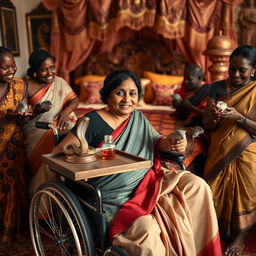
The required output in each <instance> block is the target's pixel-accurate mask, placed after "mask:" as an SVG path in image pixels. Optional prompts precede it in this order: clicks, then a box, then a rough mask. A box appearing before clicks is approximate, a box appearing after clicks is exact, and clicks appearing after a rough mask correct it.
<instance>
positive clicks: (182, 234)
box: [54, 70, 221, 256]
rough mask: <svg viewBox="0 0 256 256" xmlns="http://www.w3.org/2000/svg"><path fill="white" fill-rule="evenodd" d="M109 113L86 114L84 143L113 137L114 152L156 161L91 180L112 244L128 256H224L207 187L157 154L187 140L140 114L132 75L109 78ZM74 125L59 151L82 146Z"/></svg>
mask: <svg viewBox="0 0 256 256" xmlns="http://www.w3.org/2000/svg"><path fill="white" fill-rule="evenodd" d="M100 94H101V98H102V101H103V102H105V103H106V104H107V105H106V107H105V108H103V109H100V110H96V111H93V112H90V113H87V114H86V116H88V117H89V118H90V123H89V127H88V129H87V131H86V134H85V136H86V139H87V141H88V144H89V145H90V146H92V147H99V146H100V145H101V142H102V141H103V139H104V135H108V134H111V135H112V136H113V140H114V142H115V145H116V148H117V149H119V150H122V151H125V152H128V153H131V154H134V155H138V156H141V157H144V158H147V159H151V160H152V167H151V168H150V169H146V170H137V171H133V172H126V173H119V174H115V175H108V176H103V177H99V178H93V181H94V183H96V184H97V185H98V187H99V188H100V190H101V192H102V200H103V206H104V211H105V212H106V216H107V219H108V222H109V231H110V237H111V241H112V244H113V245H116V246H120V247H122V248H124V249H125V250H126V251H127V252H128V254H129V255H148V256H149V255H158V256H161V255H162V256H163V255H169V256H170V255H189V256H192V255H211V256H213V255H215V256H216V255H221V248H220V241H219V233H218V225H217V220H216V215H215V210H214V206H213V201H212V195H211V191H210V189H209V187H208V185H207V184H206V183H205V182H204V181H203V180H202V179H201V178H199V177H197V176H195V175H194V174H192V173H190V172H188V171H173V170H172V171H171V170H167V169H165V168H164V167H162V166H161V162H160V159H159V156H158V152H159V151H169V150H172V151H176V152H184V151H185V149H186V146H187V141H186V139H182V140H178V141H174V140H173V139H172V135H171V134H170V135H169V136H167V137H164V136H162V135H160V134H159V133H158V132H157V131H156V130H155V129H154V128H153V127H152V126H151V125H150V123H149V122H148V120H147V119H146V118H145V117H144V116H143V114H142V113H141V112H140V111H137V110H136V106H137V103H138V100H139V99H140V98H141V96H142V89H141V85H140V80H139V79H138V77H137V76H136V75H135V74H134V73H133V72H130V71H127V70H118V71H113V72H112V73H110V74H109V75H108V76H107V77H106V79H105V81H104V87H103V88H102V89H101V91H100ZM75 134H76V126H75V127H74V128H73V129H72V131H71V132H70V133H69V134H68V135H67V136H66V137H65V138H64V140H63V141H62V142H61V143H60V144H59V145H58V146H57V147H56V149H55V150H54V152H60V151H61V148H62V147H63V145H66V144H68V143H75V144H77V145H79V141H78V139H77V137H76V136H75Z"/></svg>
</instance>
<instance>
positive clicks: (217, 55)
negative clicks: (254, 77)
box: [204, 31, 233, 82]
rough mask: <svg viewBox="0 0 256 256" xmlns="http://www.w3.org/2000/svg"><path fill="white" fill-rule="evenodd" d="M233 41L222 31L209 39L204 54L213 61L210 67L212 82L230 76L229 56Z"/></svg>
mask: <svg viewBox="0 0 256 256" xmlns="http://www.w3.org/2000/svg"><path fill="white" fill-rule="evenodd" d="M232 51H233V49H232V41H231V40H230V39H229V38H228V37H226V36H223V35H222V31H220V33H219V35H218V36H214V37H213V38H212V39H211V40H209V42H208V44H207V49H206V50H205V51H204V54H205V55H207V56H208V57H209V59H210V60H211V61H212V65H211V66H209V67H208V70H209V72H210V76H211V82H214V81H218V80H223V79H225V78H227V76H228V66H229V56H230V55H231V53H232Z"/></svg>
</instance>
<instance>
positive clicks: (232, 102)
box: [204, 81, 256, 181]
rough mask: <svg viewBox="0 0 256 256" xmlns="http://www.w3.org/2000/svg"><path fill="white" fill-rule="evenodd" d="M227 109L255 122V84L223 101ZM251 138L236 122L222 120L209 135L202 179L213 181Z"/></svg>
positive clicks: (252, 83) (245, 146) (250, 83)
mask: <svg viewBox="0 0 256 256" xmlns="http://www.w3.org/2000/svg"><path fill="white" fill-rule="evenodd" d="M224 101H226V103H227V105H228V106H229V107H234V108H236V110H237V111H238V112H240V113H241V114H242V115H244V116H245V117H247V118H249V119H251V120H256V82H255V81H253V82H249V83H248V84H247V85H246V86H244V87H242V88H240V89H238V90H236V91H235V92H233V93H232V94H231V95H230V96H229V99H228V98H227V97H226V98H225V99H224ZM253 139H254V138H253V136H252V135H251V134H249V133H248V132H247V131H246V130H245V129H243V128H242V127H240V126H239V125H238V124H237V123H236V121H231V120H222V121H220V123H219V126H218V128H217V129H216V130H215V131H213V132H212V133H211V144H210V147H209V149H208V152H209V153H208V156H207V161H206V164H205V169H204V177H205V179H206V180H207V181H210V180H212V179H214V178H215V177H216V176H217V175H218V174H219V173H220V172H221V171H222V170H223V169H224V168H225V167H226V166H228V165H229V164H230V163H231V162H232V161H233V160H235V159H236V158H237V156H238V155H239V154H240V153H241V152H242V151H243V150H244V149H245V148H247V147H248V145H249V144H250V143H252V142H253Z"/></svg>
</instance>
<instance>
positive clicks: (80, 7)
mask: <svg viewBox="0 0 256 256" xmlns="http://www.w3.org/2000/svg"><path fill="white" fill-rule="evenodd" d="M240 2H242V0H233V1H232V0H44V5H45V7H46V8H47V9H49V10H51V11H52V37H51V40H52V42H51V47H52V48H51V51H52V54H53V55H55V56H56V59H57V62H56V66H57V73H58V74H59V75H60V76H62V77H64V78H65V79H66V80H67V81H68V80H69V73H70V72H71V71H72V70H74V69H75V68H76V67H78V66H79V65H80V64H82V63H83V62H84V61H85V59H86V58H87V57H88V56H89V54H90V53H91V51H92V50H93V49H94V47H95V45H97V47H98V46H99V44H98V43H99V42H100V45H101V47H100V48H101V50H102V49H108V48H109V47H110V45H113V44H114V43H115V41H118V40H122V38H120V35H121V34H122V33H121V32H122V31H127V30H128V29H129V30H131V31H140V30H141V31H142V30H143V29H144V28H150V29H151V30H152V32H154V33H156V34H158V35H161V36H162V37H163V38H164V39H165V42H166V43H167V44H172V45H173V43H174V42H175V44H176V45H177V47H178V48H179V49H180V51H181V52H182V54H183V55H184V56H185V57H186V58H187V60H188V61H189V62H193V63H197V64H199V65H200V66H202V67H203V69H204V70H206V69H207V66H208V63H207V61H206V57H205V56H203V55H202V52H203V51H204V50H205V49H206V45H207V42H208V40H209V39H210V38H212V37H213V36H214V34H216V31H218V30H220V29H224V30H225V31H226V32H225V33H226V35H227V36H229V37H230V38H231V39H232V40H233V42H234V46H235V44H236V38H235V34H234V32H233V14H232V13H233V10H234V6H235V5H237V4H239V3H240ZM223 10H225V13H224V14H225V15H226V19H223Z"/></svg>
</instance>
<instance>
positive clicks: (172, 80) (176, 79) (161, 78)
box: [143, 71, 183, 85]
mask: <svg viewBox="0 0 256 256" xmlns="http://www.w3.org/2000/svg"><path fill="white" fill-rule="evenodd" d="M143 76H144V77H145V78H148V79H150V80H151V81H152V82H153V83H155V84H161V85H173V84H182V82H183V76H171V75H163V74H157V73H153V72H149V71H145V72H144V73H143Z"/></svg>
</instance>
